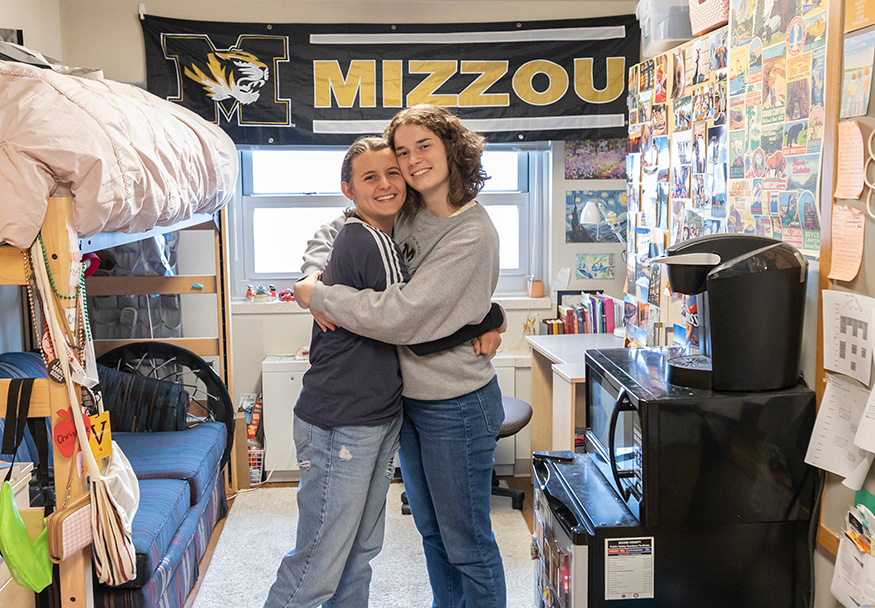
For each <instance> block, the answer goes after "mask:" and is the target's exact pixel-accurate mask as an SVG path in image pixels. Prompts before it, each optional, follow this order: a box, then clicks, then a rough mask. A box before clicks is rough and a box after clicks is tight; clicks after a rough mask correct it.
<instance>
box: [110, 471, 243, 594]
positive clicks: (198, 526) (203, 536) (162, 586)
mask: <svg viewBox="0 0 875 608" xmlns="http://www.w3.org/2000/svg"><path fill="white" fill-rule="evenodd" d="M209 488H210V489H209V490H208V491H207V493H206V494H205V495H204V497H203V499H202V500H201V502H200V503H198V504H197V505H195V506H193V507H191V508H190V509H189V510H188V514H187V515H186V516H185V519H184V520H183V522H182V525H181V526H180V527H179V530H177V531H176V535H175V536H174V537H173V541H172V542H171V543H170V547H169V548H168V549H167V553H166V554H165V555H164V557H163V558H162V559H161V563H160V564H159V565H158V569H157V570H155V573H154V574H153V575H152V578H151V579H149V581H148V583H147V584H146V585H145V586H143V587H140V588H137V589H130V588H124V587H122V588H112V587H105V586H104V585H101V584H99V583H95V585H94V605H95V607H96V608H181V607H182V606H183V605H184V604H185V600H186V598H187V597H188V594H189V592H190V591H191V589H192V587H193V586H194V583H195V581H196V580H197V578H198V574H199V569H198V564H199V562H200V559H201V557H203V555H204V552H205V551H206V547H207V544H208V543H209V539H210V533H211V532H212V530H213V528H214V527H215V525H216V522H217V521H219V519H221V518H222V517H225V515H226V514H227V513H228V503H227V502H226V500H225V487H224V483H223V481H222V476H221V475H219V474H218V472H216V475H215V476H214V477H213V479H212V480H211V481H210V483H209Z"/></svg>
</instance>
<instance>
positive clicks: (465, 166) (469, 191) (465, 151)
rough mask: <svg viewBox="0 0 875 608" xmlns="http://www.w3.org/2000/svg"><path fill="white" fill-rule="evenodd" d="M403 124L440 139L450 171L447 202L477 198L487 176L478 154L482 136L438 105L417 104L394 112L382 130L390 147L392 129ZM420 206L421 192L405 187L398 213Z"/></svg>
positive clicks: (455, 204)
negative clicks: (405, 198) (404, 195)
mask: <svg viewBox="0 0 875 608" xmlns="http://www.w3.org/2000/svg"><path fill="white" fill-rule="evenodd" d="M402 125H418V126H420V127H425V128H426V129H428V130H429V131H431V132H433V133H434V134H436V135H437V136H438V137H440V138H441V141H442V142H443V144H444V147H445V148H446V150H447V165H448V166H449V174H450V192H449V197H448V198H449V201H448V202H449V203H450V205H451V206H453V207H455V208H459V207H462V206H463V205H465V204H466V203H468V202H470V201H473V200H474V199H475V198H477V194H478V193H479V192H480V190H481V189H482V188H483V184H484V183H485V182H486V180H487V179H489V176H488V175H486V172H485V171H484V170H483V165H482V164H481V162H480V156H481V155H482V154H483V143H484V142H485V141H486V140H485V139H484V138H483V137H481V136H480V135H478V134H477V133H475V132H474V131H472V130H471V129H469V128H467V127H466V126H465V125H463V124H462V122H461V121H460V120H459V118H458V117H457V116H456V115H455V114H453V113H452V112H450V111H449V110H447V109H446V108H442V107H440V106H434V105H430V104H420V105H415V106H411V107H409V108H405V109H403V110H401V111H400V112H398V113H397V114H395V116H394V118H392V122H390V123H389V126H388V127H386V128H385V130H384V131H383V137H385V138H386V139H387V140H388V141H389V143H390V144H391V145H392V147H393V148H394V147H395V132H396V131H397V130H398V127H400V126H402ZM420 208H422V195H421V194H420V193H419V192H417V191H416V190H415V189H413V188H410V187H408V189H407V200H406V201H405V203H404V206H403V207H401V213H403V214H405V215H413V214H414V213H416V212H417V211H418V210H419V209H420Z"/></svg>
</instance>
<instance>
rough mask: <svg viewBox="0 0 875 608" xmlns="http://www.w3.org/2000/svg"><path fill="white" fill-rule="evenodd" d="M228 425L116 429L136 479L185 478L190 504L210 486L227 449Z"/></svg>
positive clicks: (114, 436) (205, 424)
mask: <svg viewBox="0 0 875 608" xmlns="http://www.w3.org/2000/svg"><path fill="white" fill-rule="evenodd" d="M225 437H226V432H225V425H224V424H222V423H221V422H205V423H203V424H199V425H197V426H195V427H192V428H190V429H186V430H184V431H168V432H159V433H113V434H112V438H113V439H114V440H115V441H116V442H117V443H118V444H119V446H120V447H121V449H122V451H123V452H124V453H125V456H127V457H128V460H130V461H131V465H132V466H133V467H134V473H135V474H136V475H137V479H182V480H185V481H187V482H188V484H189V487H190V489H191V504H196V503H197V502H198V501H199V500H200V499H201V496H203V494H204V492H205V491H207V490H208V488H209V483H210V481H211V480H212V478H213V477H214V476H215V474H216V471H218V470H219V462H220V460H221V459H222V453H223V452H224V451H225Z"/></svg>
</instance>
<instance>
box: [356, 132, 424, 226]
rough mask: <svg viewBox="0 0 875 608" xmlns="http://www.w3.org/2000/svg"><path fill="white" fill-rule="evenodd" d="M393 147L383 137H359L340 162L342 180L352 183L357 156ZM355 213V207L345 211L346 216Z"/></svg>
mask: <svg viewBox="0 0 875 608" xmlns="http://www.w3.org/2000/svg"><path fill="white" fill-rule="evenodd" d="M391 147H392V146H391V145H390V144H389V142H388V141H386V140H385V139H383V138H382V137H378V136H366V135H364V136H362V137H359V138H358V139H357V140H355V141H354V142H352V145H351V146H350V147H349V150H347V151H346V154H345V155H344V157H343V162H342V163H341V164H340V181H342V182H346V183H347V184H349V183H352V161H354V160H355V159H356V158H357V157H359V156H361V155H362V154H364V153H365V152H379V151H380V150H386V149H391ZM409 191H410V190H409V189H408V192H409ZM408 197H409V195H408ZM405 204H406V203H405ZM353 213H355V207H347V208H346V209H345V210H344V212H343V214H344V215H345V216H346V217H350V216H351V215H352V214H353Z"/></svg>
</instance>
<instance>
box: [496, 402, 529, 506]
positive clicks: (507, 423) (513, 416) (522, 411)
mask: <svg viewBox="0 0 875 608" xmlns="http://www.w3.org/2000/svg"><path fill="white" fill-rule="evenodd" d="M501 404H502V405H503V406H504V422H503V423H502V424H501V430H499V431H498V437H497V439H504V438H505V437H511V436H513V435H516V434H517V433H519V432H520V431H521V430H522V429H523V427H525V426H526V425H527V424H528V423H529V420H531V419H532V406H531V405H529V404H528V403H526V402H525V401H523V400H522V399H516V398H515V397H505V396H502V397H501ZM492 495H493V496H508V497H510V498H511V506H512V507H513V508H514V509H516V510H518V511H522V509H523V501H524V500H525V498H526V493H525V492H524V491H522V490H515V489H513V488H502V487H501V486H499V485H498V476H497V475H496V474H495V470H493V471H492Z"/></svg>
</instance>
